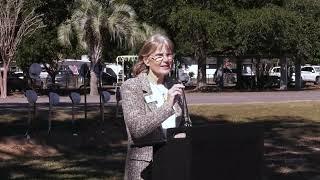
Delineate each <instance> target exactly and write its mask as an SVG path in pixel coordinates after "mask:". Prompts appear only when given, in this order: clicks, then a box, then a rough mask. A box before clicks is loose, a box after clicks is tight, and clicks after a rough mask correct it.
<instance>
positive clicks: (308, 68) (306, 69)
mask: <svg viewBox="0 0 320 180" xmlns="http://www.w3.org/2000/svg"><path fill="white" fill-rule="evenodd" d="M312 70H313V68H312V67H303V68H301V71H309V72H312Z"/></svg>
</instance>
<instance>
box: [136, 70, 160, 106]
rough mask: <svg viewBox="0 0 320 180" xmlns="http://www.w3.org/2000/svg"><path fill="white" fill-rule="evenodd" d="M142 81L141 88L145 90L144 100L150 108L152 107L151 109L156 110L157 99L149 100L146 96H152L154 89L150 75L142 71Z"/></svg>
mask: <svg viewBox="0 0 320 180" xmlns="http://www.w3.org/2000/svg"><path fill="white" fill-rule="evenodd" d="M139 78H140V82H141V88H142V91H143V96H144V102H145V103H146V105H147V106H148V108H149V109H150V111H154V110H156V109H157V105H156V101H153V102H147V101H146V98H147V97H150V96H151V95H152V90H151V87H150V83H149V81H148V77H147V74H146V73H142V74H141V75H140V76H139Z"/></svg>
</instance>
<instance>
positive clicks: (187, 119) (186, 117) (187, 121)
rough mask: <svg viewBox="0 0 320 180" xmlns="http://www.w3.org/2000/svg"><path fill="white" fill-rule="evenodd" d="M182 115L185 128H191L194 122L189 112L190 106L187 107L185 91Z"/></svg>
mask: <svg viewBox="0 0 320 180" xmlns="http://www.w3.org/2000/svg"><path fill="white" fill-rule="evenodd" d="M182 105H183V107H182V115H183V119H184V126H185V127H191V126H192V122H191V119H190V116H189V110H188V105H187V100H186V94H185V92H184V89H182Z"/></svg>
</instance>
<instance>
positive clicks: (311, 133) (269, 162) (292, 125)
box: [191, 115, 320, 180]
mask: <svg viewBox="0 0 320 180" xmlns="http://www.w3.org/2000/svg"><path fill="white" fill-rule="evenodd" d="M191 119H192V120H193V124H195V125H203V124H221V123H232V122H229V121H227V120H226V119H228V117H227V116H224V115H218V116H215V117H213V118H212V119H207V118H205V117H202V116H196V115H191ZM249 122H254V123H255V124H258V125H261V126H262V127H263V129H264V167H265V168H264V177H266V179H270V180H278V179H279V180H280V179H281V180H310V179H313V178H314V179H318V178H319V177H320V166H319V164H320V123H319V122H312V121H308V120H305V119H303V118H301V117H292V116H268V117H263V118H258V119H249Z"/></svg>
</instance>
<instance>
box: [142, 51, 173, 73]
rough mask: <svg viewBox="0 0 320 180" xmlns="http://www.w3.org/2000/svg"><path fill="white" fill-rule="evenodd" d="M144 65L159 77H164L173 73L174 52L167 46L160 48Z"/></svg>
mask: <svg viewBox="0 0 320 180" xmlns="http://www.w3.org/2000/svg"><path fill="white" fill-rule="evenodd" d="M144 63H145V64H146V65H147V66H148V67H149V71H152V72H153V74H155V75H156V76H158V77H164V76H166V75H168V74H169V73H170V71H171V68H172V64H173V54H172V51H171V50H170V49H169V48H168V46H166V45H161V46H159V47H158V48H157V49H156V51H155V52H153V53H152V54H151V55H150V56H149V57H147V58H146V59H145V60H144Z"/></svg>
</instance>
